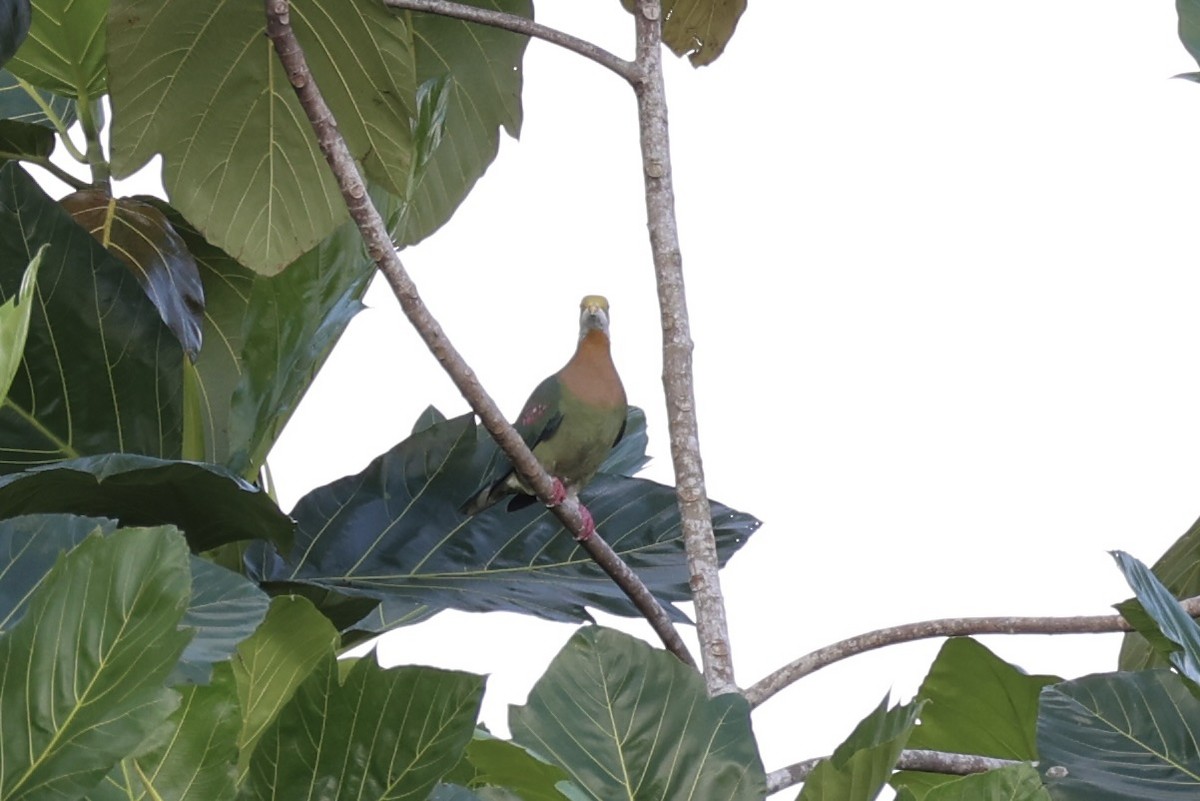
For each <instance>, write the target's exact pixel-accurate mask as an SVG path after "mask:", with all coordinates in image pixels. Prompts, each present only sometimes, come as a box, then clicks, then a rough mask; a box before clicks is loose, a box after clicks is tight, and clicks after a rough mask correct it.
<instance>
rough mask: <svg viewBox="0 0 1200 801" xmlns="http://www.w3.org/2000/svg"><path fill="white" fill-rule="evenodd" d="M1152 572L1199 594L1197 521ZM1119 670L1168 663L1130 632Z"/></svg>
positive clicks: (1183, 591) (1180, 593)
mask: <svg viewBox="0 0 1200 801" xmlns="http://www.w3.org/2000/svg"><path fill="white" fill-rule="evenodd" d="M1198 1H1200V0H1198ZM1153 570H1154V575H1155V576H1157V577H1158V579H1159V581H1161V582H1162V583H1163V585H1164V586H1165V587H1166V588H1167V589H1168V590H1169V591H1170V593H1171V594H1172V595H1174V596H1175V597H1176V598H1190V597H1192V596H1194V595H1200V520H1197V521H1196V522H1195V523H1192V525H1191V527H1190V528H1188V530H1187V531H1186V532H1184V534H1183V536H1181V537H1180V538H1179V539H1178V540H1176V541H1175V543H1174V544H1173V545H1171V547H1170V548H1168V549H1167V552H1166V553H1164V554H1163V555H1162V557H1161V558H1159V560H1158V561H1157V562H1155V563H1154V566H1153ZM1118 664H1119V666H1120V668H1121V670H1144V669H1146V668H1149V667H1160V666H1164V665H1167V664H1169V662H1168V659H1167V657H1166V655H1165V654H1162V655H1160V654H1158V653H1156V652H1155V650H1154V649H1153V648H1151V647H1150V645H1149V644H1148V643H1147V642H1146V639H1145V638H1144V637H1143V636H1142V635H1141V634H1137V633H1134V632H1130V633H1129V634H1126V635H1125V638H1124V640H1123V641H1122V642H1121V656H1120V659H1119V661H1118Z"/></svg>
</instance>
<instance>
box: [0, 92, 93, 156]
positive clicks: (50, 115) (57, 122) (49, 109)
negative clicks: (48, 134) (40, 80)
mask: <svg viewBox="0 0 1200 801" xmlns="http://www.w3.org/2000/svg"><path fill="white" fill-rule="evenodd" d="M13 77H14V78H16V80H17V85H18V86H20V87H21V89H23V90H24V91H25V94H27V95H29V98H30V99H31V100H33V102H34V103H36V104H37V107H38V108H39V109H41V110H42V113H43V114H45V115H46V119H48V120H50V122H51V124H52V125H54V130H56V131H58V135H59V137H60V138H61V139H62V143H63V147H65V148H66V149H67V152H68V153H69V154H71V158H73V159H75V160H76V161H78V162H79V163H80V164H87V156H85V155H84V154H83V153H82V152H81V151H80V150H79V148H77V147H75V143H74V142H72V141H71V137H70V136H69V134H68V131H67V126H66V124H65V123H64V122H63V120H62V117H60V116H58V113H57V112H55V110H54V107H53V106H51V105H50V104H49V103H47V102H46V100H45V98H43V97H42V95H41V93H40V92H38V90H37V89H36V88H34V86H33V85H32V84H30V83H29V82H28V81H26V80H24V79H23V78H17V76H15V75H14V76H13Z"/></svg>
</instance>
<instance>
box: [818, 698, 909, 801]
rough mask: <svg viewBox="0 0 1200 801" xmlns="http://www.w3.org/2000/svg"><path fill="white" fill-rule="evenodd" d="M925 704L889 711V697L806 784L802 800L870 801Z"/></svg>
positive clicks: (881, 786)
mask: <svg viewBox="0 0 1200 801" xmlns="http://www.w3.org/2000/svg"><path fill="white" fill-rule="evenodd" d="M921 706H922V702H921V701H913V702H912V703H909V704H904V705H898V706H895V707H893V708H891V709H888V698H887V696H884V699H883V701H881V702H880V704H879V706H878V707H876V708H875V710H874V711H873V712H871V714H869V715H867V716H866V717H865V718H863V719H862V721H860V722H859V724H858V725H857V726H855V727H854V731H852V732H851V733H850V736H849V737H847V738H846V741H845V742H843V743H842V744H841V745H839V746H838V747H837V748H836V749H835V750H834V752H833V755H832V756H830V757H829V758H828V759H824V760H821V761H820V762H818V763H817V766H816V767H815V768H813V770H812V773H810V774H809V775H808V778H807V779H806V780H805V781H804V788H803V789H802V790H801V791H800V795H799V796H797V798H798V799H799V801H871V799H873V798H875V797H876V796H877V795H879V791H880V790H881V789H882V788H883V786H884V785H885V784H887V780H888V777H889V776H891V775H892V769H893V768H894V767H895V766H896V760H897V759H899V758H900V752H901V751H903V750H904V746H905V743H907V742H908V738H909V735H910V734H911V733H912V730H913V727H914V726H915V725H916V722H917V715H918V714H919V713H920V711H921Z"/></svg>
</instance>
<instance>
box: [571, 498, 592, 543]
mask: <svg viewBox="0 0 1200 801" xmlns="http://www.w3.org/2000/svg"><path fill="white" fill-rule="evenodd" d="M579 516H580V517H581V518H582V519H583V528H582V529H580V531H579V536H578V537H576V538H575V541H576V542H583V541H584V540H590V539H591V538H592V535H593V534H595V533H596V521H595V520H593V519H592V513H591V512H589V511H588V508H587V507H586V506H584V505H583V504H582V503H581V504H579Z"/></svg>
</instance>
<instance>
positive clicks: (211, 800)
mask: <svg viewBox="0 0 1200 801" xmlns="http://www.w3.org/2000/svg"><path fill="white" fill-rule="evenodd" d="M180 694H181V696H182V701H181V702H180V704H179V708H178V709H176V710H175V712H174V713H173V714H172V715H171V718H170V720H169V721H168V722H167V728H168V731H167V732H165V733H164V735H163V736H162V742H161V743H160V744H159V745H157V746H155V747H154V748H152V749H151V750H150V751H148V752H146V753H144V754H141V755H139V756H136V757H129V758H128V759H126V760H125V761H124V762H123V763H122V764H121V765H118V766H117V768H116V769H114V770H113V771H112V772H111V773H109V775H108V776H107V777H105V780H104V782H102V783H101V784H100V786H99V787H97V788H96V789H94V790H92V791H91V792H90V793H88V801H228V799H231V798H233V797H234V794H235V793H236V789H237V788H236V786H235V778H236V772H235V770H234V762H235V756H236V754H237V732H238V727H239V725H240V724H241V715H240V713H239V710H238V702H237V693H236V692H235V690H234V686H233V677H232V675H231V673H230V668H229V664H228V663H224V664H221V665H218V666H217V668H216V671H215V673H214V677H213V681H212V682H211V683H210V684H208V685H204V686H191V687H185V688H183V689H182V690H181V691H180Z"/></svg>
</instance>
